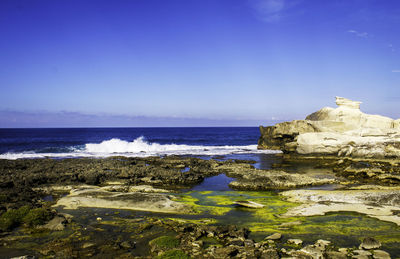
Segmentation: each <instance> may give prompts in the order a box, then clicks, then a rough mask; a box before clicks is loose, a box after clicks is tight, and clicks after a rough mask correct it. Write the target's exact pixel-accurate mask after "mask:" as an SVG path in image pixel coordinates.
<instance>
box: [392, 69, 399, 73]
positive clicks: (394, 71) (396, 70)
mask: <svg viewBox="0 0 400 259" xmlns="http://www.w3.org/2000/svg"><path fill="white" fill-rule="evenodd" d="M392 72H393V73H400V69H394V70H392Z"/></svg>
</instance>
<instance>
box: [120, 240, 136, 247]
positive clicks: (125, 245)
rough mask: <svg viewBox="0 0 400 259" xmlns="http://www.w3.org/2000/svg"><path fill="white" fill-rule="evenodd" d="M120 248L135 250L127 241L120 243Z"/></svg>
mask: <svg viewBox="0 0 400 259" xmlns="http://www.w3.org/2000/svg"><path fill="white" fill-rule="evenodd" d="M120 246H121V247H122V248H126V249H130V248H135V244H133V245H132V243H131V242H129V241H124V242H122V243H121V244H120Z"/></svg>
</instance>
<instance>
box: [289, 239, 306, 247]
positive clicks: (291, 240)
mask: <svg viewBox="0 0 400 259" xmlns="http://www.w3.org/2000/svg"><path fill="white" fill-rule="evenodd" d="M287 243H288V244H293V245H296V246H300V245H302V244H303V240H301V239H288V241H287Z"/></svg>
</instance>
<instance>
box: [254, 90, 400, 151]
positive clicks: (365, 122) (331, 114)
mask: <svg viewBox="0 0 400 259" xmlns="http://www.w3.org/2000/svg"><path fill="white" fill-rule="evenodd" d="M336 104H337V105H338V107H337V108H330V107H325V108H322V109H321V110H319V111H317V112H314V113H312V114H310V115H308V116H307V117H306V119H305V120H295V121H291V122H283V123H278V124H276V125H275V126H270V127H262V126H261V127H260V131H261V137H260V139H259V141H258V148H260V149H280V150H282V151H284V152H286V153H297V154H303V155H337V156H349V157H368V158H400V120H393V119H391V118H388V117H384V116H380V115H370V114H365V113H363V112H361V110H360V104H361V102H356V101H352V100H349V99H346V98H343V97H336Z"/></svg>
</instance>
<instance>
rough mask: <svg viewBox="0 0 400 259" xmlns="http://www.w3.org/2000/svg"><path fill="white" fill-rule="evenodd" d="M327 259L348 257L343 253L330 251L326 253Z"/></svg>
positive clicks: (345, 258)
mask: <svg viewBox="0 0 400 259" xmlns="http://www.w3.org/2000/svg"><path fill="white" fill-rule="evenodd" d="M325 256H326V259H347V255H346V254H344V253H342V252H336V251H328V252H326V253H325Z"/></svg>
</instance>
